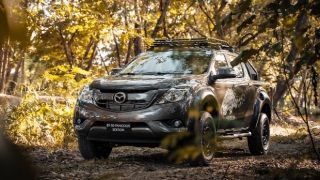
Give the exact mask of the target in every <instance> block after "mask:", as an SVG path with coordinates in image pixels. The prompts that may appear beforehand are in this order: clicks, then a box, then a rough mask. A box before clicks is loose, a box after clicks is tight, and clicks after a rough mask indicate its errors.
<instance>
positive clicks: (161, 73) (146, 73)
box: [142, 72, 190, 75]
mask: <svg viewBox="0 0 320 180" xmlns="http://www.w3.org/2000/svg"><path fill="white" fill-rule="evenodd" d="M142 74H143V75H164V74H190V73H184V72H144V73H142Z"/></svg>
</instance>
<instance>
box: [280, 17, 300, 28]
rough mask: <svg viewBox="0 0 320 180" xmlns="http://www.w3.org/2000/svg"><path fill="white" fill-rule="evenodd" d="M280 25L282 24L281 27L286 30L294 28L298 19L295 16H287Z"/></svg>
mask: <svg viewBox="0 0 320 180" xmlns="http://www.w3.org/2000/svg"><path fill="white" fill-rule="evenodd" d="M282 23H283V26H284V27H286V28H294V27H296V26H297V23H298V17H297V15H296V16H293V15H288V16H286V17H285V18H284V20H283V22H282Z"/></svg>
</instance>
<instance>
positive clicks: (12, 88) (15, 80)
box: [8, 51, 24, 95]
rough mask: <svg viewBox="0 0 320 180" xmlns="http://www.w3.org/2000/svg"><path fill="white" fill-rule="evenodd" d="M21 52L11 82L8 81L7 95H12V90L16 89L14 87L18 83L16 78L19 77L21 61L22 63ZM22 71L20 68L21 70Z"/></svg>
mask: <svg viewBox="0 0 320 180" xmlns="http://www.w3.org/2000/svg"><path fill="white" fill-rule="evenodd" d="M23 54H24V53H23V51H21V52H20V58H19V62H18V64H17V66H16V68H15V71H14V74H13V78H12V81H10V84H9V89H8V92H9V94H11V95H13V94H14V89H15V88H16V85H17V83H18V77H19V72H20V71H19V70H20V68H21V66H22V65H23V61H24V57H23ZM21 69H22V68H21Z"/></svg>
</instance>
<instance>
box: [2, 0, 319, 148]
mask: <svg viewBox="0 0 320 180" xmlns="http://www.w3.org/2000/svg"><path fill="white" fill-rule="evenodd" d="M319 19H320V2H319V1H316V0H264V1H262V0H179V1H177V0H140V1H139V0H126V1H119V0H68V1H67V0H12V1H10V0H1V1H0V27H1V28H0V34H1V36H0V47H1V49H0V94H1V95H0V114H3V116H1V118H0V121H1V124H0V125H1V126H2V127H3V128H4V130H5V132H6V134H7V135H8V136H9V137H10V139H11V140H12V141H13V142H14V143H16V144H20V145H24V146H42V147H52V148H61V147H69V146H73V145H74V144H75V139H76V138H75V135H74V133H73V129H72V113H73V107H74V105H75V101H76V97H77V93H78V92H79V90H80V88H81V87H82V86H83V85H84V84H86V83H89V82H91V81H92V80H93V79H94V78H98V77H102V76H106V75H108V74H109V72H110V70H112V69H113V68H117V67H120V68H121V67H123V66H124V65H125V64H127V63H128V62H130V60H131V59H132V58H133V57H134V56H136V55H138V54H139V53H141V52H143V51H145V50H146V49H147V48H148V46H150V45H151V44H152V42H153V40H154V38H168V39H170V38H196V37H208V38H219V39H224V40H227V41H228V42H230V44H231V45H232V46H234V48H235V50H236V51H237V52H241V53H239V56H238V58H236V60H235V61H234V63H235V64H237V63H240V62H245V61H247V60H250V61H251V62H252V63H253V64H254V65H255V67H257V70H258V72H259V73H260V76H261V79H262V80H264V81H268V82H270V83H271V84H272V85H273V86H274V87H275V88H276V91H275V93H274V97H273V99H274V110H275V112H277V113H287V114H293V115H298V116H299V117H300V118H301V121H303V122H306V125H307V126H308V117H309V115H313V116H315V117H318V116H319V115H320V110H319V104H318V92H319V83H318V82H319V76H318V75H317V74H319V72H320V61H319V59H320V57H319V56H320V43H319V42H320V30H319V27H320V21H319ZM235 64H233V65H235Z"/></svg>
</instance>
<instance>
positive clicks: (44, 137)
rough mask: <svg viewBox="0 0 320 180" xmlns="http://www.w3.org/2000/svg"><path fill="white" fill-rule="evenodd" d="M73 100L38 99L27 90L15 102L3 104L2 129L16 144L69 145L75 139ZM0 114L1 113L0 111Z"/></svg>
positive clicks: (33, 93) (35, 94)
mask: <svg viewBox="0 0 320 180" xmlns="http://www.w3.org/2000/svg"><path fill="white" fill-rule="evenodd" d="M74 105H75V99H72V98H70V99H57V98H54V97H52V98H45V99H43V98H39V96H38V94H37V93H36V92H27V94H26V95H25V96H24V97H23V98H22V99H21V101H20V103H19V104H18V105H9V104H6V105H2V106H0V107H1V111H2V113H3V114H4V115H5V116H4V129H5V131H6V133H7V135H8V136H9V138H10V139H11V140H12V141H13V142H14V143H15V144H20V145H26V146H42V147H68V146H70V145H71V144H72V143H74V142H75V135H74V133H73V128H72V113H73V107H74ZM0 114H1V113H0Z"/></svg>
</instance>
